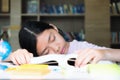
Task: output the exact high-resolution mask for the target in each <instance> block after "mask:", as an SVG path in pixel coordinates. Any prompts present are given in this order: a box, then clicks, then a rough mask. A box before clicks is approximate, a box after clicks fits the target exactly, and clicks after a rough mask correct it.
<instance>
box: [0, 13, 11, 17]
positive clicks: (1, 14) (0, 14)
mask: <svg viewBox="0 0 120 80" xmlns="http://www.w3.org/2000/svg"><path fill="white" fill-rule="evenodd" d="M0 16H10V14H9V13H8V14H7V13H5V14H3V13H0Z"/></svg>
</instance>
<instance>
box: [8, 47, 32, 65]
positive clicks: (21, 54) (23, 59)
mask: <svg viewBox="0 0 120 80" xmlns="http://www.w3.org/2000/svg"><path fill="white" fill-rule="evenodd" d="M32 57H33V54H32V53H29V52H28V51H27V50H26V49H18V50H16V51H14V52H12V53H11V54H10V55H9V57H8V58H7V59H6V61H12V62H13V63H14V64H16V65H20V64H27V63H30V60H31V58H32Z"/></svg>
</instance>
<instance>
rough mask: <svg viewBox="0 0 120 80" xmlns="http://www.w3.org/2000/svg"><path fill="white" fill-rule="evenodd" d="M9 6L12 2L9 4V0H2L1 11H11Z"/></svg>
mask: <svg viewBox="0 0 120 80" xmlns="http://www.w3.org/2000/svg"><path fill="white" fill-rule="evenodd" d="M9 7H10V4H9V0H2V1H1V12H3V13H4V12H5V13H6V12H9Z"/></svg>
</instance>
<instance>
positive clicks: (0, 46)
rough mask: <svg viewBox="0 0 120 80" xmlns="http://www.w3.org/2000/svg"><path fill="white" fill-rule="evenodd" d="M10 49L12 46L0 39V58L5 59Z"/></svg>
mask: <svg viewBox="0 0 120 80" xmlns="http://www.w3.org/2000/svg"><path fill="white" fill-rule="evenodd" d="M11 51H12V47H11V45H10V44H9V43H8V42H7V41H0V60H5V59H6V58H7V57H8V56H9V54H10V53H11Z"/></svg>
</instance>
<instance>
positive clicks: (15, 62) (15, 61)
mask: <svg viewBox="0 0 120 80" xmlns="http://www.w3.org/2000/svg"><path fill="white" fill-rule="evenodd" d="M10 60H11V61H12V62H13V64H15V65H19V63H18V62H17V60H16V59H15V58H14V57H10Z"/></svg>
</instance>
